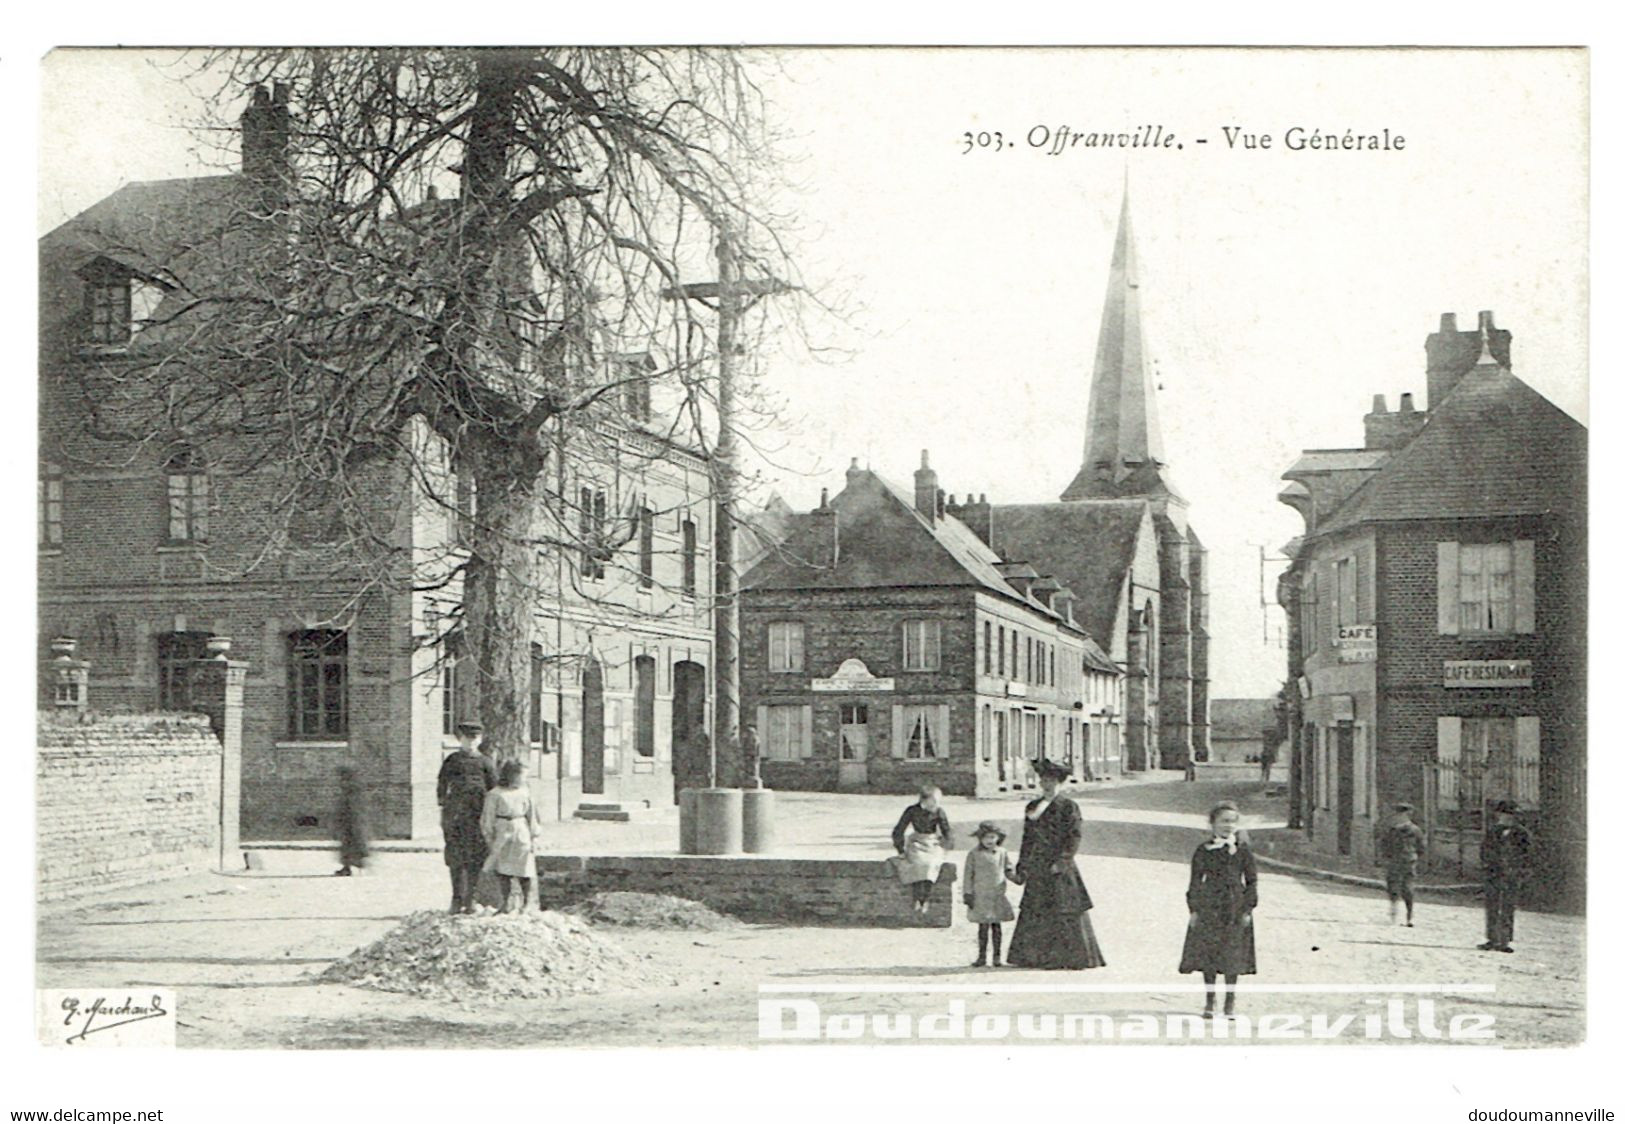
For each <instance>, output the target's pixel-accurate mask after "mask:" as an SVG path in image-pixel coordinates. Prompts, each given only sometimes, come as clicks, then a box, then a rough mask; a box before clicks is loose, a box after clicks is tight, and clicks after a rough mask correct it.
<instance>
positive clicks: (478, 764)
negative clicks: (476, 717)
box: [435, 722, 497, 913]
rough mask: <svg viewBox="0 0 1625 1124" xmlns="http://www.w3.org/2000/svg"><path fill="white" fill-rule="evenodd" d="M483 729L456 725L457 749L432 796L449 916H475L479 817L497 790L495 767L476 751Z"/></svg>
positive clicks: (481, 860) (481, 859) (480, 858)
mask: <svg viewBox="0 0 1625 1124" xmlns="http://www.w3.org/2000/svg"><path fill="white" fill-rule="evenodd" d="M483 729H484V728H483V727H482V726H481V725H480V724H479V723H478V722H459V723H458V724H457V741H458V742H459V748H458V750H457V752H455V753H452V754H450V755H448V756H447V757H446V759H445V760H444V761H442V762H441V763H440V777H439V781H438V783H437V784H436V785H435V795H436V796H437V797H438V798H439V800H440V830H441V831H442V832H443V833H444V834H445V837H446V866H447V867H449V868H450V870H451V912H452V913H473V912H474V890H475V888H476V887H477V886H478V885H479V880H480V868H481V867H482V866H484V865H485V837H484V836H483V835H481V834H480V814H481V813H482V812H484V811H485V794H486V793H487V792H489V791H491V789H493V788H495V787H496V783H497V767H496V765H495V764H494V763H493V762H492V761H491V759H490V758H489V757H487V756H486V755H485V754H483V753H481V752H480V749H479V744H478V743H479V740H480V734H481V732H482V731H483Z"/></svg>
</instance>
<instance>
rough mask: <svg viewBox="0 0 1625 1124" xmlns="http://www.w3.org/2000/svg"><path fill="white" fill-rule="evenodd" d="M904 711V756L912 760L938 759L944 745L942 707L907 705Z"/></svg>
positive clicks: (903, 708)
mask: <svg viewBox="0 0 1625 1124" xmlns="http://www.w3.org/2000/svg"><path fill="white" fill-rule="evenodd" d="M901 709H902V712H903V723H902V725H903V756H904V757H905V758H907V759H909V760H911V761H926V760H936V758H937V757H938V756H940V754H939V752H938V750H939V748H941V746H942V729H941V723H940V721H939V719H938V717H937V712H938V710H939V709H940V708H938V707H934V706H905V707H902V708H901Z"/></svg>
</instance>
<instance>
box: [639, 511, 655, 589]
mask: <svg viewBox="0 0 1625 1124" xmlns="http://www.w3.org/2000/svg"><path fill="white" fill-rule="evenodd" d="M654 585H655V513H654V512H652V511H650V510H649V508H648V505H647V504H646V505H644V506H643V507H640V508H638V588H639V589H653V588H654Z"/></svg>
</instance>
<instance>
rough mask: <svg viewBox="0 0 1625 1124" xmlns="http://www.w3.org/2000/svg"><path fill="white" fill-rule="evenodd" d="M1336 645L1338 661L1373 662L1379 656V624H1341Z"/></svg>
mask: <svg viewBox="0 0 1625 1124" xmlns="http://www.w3.org/2000/svg"><path fill="white" fill-rule="evenodd" d="M1335 646H1336V648H1337V662H1338V663H1373V662H1375V661H1376V658H1377V626H1376V625H1374V624H1340V625H1338V626H1337V640H1336V642H1335Z"/></svg>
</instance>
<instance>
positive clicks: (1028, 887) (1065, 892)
mask: <svg viewBox="0 0 1625 1124" xmlns="http://www.w3.org/2000/svg"><path fill="white" fill-rule="evenodd" d="M1066 775H1067V770H1066V768H1065V767H1064V766H1061V765H1057V764H1055V763H1054V762H1053V761H1040V762H1039V763H1038V783H1039V785H1040V787H1041V788H1042V789H1043V792H1044V795H1043V796H1041V797H1040V798H1039V799H1037V800H1034V801H1032V802H1031V803H1030V804H1028V805H1027V818H1026V821H1025V822H1024V823H1023V825H1022V831H1021V857H1020V859H1019V860H1018V861H1017V862H1016V881H1017V882H1018V883H1020V884H1021V885H1023V886H1024V887H1025V889H1024V890H1023V891H1022V895H1021V914H1020V916H1019V917H1018V918H1017V919H1016V933H1015V936H1014V937H1012V938H1011V940H1010V955H1009V956H1008V957H1006V958H1005V962H1006V963H1007V964H1009V965H1010V966H1011V967H1014V968H1100V967H1104V966H1105V963H1106V958H1105V957H1104V956H1102V955H1101V953H1100V945H1099V944H1098V943H1096V941H1095V930H1094V927H1093V926H1091V925H1090V924H1089V910H1090V909H1092V908H1093V906H1094V903H1093V902H1091V901H1090V900H1089V891H1088V890H1087V889H1086V888H1085V887H1084V885H1083V877H1082V876H1081V875H1080V874H1079V873H1078V864H1077V862H1076V858H1077V854H1078V845H1079V844H1080V843H1082V842H1083V813H1082V812H1081V811H1079V810H1078V806H1077V804H1076V803H1074V802H1073V801H1072V800H1071V799H1069V798H1068V797H1065V796H1059V795H1057V794H1056V789H1057V788H1059V787H1060V783H1061V781H1062V780H1063V779H1064V778H1065V777H1066Z"/></svg>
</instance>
